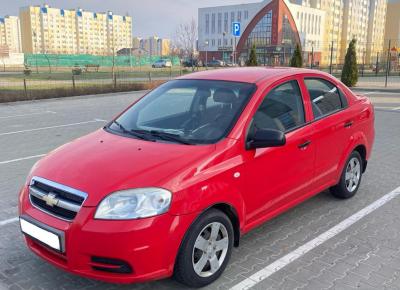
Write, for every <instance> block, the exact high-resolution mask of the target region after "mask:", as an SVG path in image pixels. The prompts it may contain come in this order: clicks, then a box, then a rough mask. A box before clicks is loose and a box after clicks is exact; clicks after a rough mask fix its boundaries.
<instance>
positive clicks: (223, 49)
mask: <svg viewBox="0 0 400 290" xmlns="http://www.w3.org/2000/svg"><path fill="white" fill-rule="evenodd" d="M225 35H226V32H225V31H224V32H222V61H225Z"/></svg>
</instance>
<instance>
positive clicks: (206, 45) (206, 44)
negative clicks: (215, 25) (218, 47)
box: [204, 40, 209, 69]
mask: <svg viewBox="0 0 400 290" xmlns="http://www.w3.org/2000/svg"><path fill="white" fill-rule="evenodd" d="M208 43H209V42H208V40H206V41H205V42H204V45H205V47H206V69H208Z"/></svg>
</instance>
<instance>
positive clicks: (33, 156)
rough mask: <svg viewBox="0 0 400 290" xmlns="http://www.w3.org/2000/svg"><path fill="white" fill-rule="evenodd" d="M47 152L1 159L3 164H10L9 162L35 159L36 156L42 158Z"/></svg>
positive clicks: (0, 163) (0, 162)
mask: <svg viewBox="0 0 400 290" xmlns="http://www.w3.org/2000/svg"><path fill="white" fill-rule="evenodd" d="M45 155H46V154H39V155H32V156H27V157H21V158H17V159H11V160H5V161H0V165H2V164H9V163H14V162H18V161H23V160H29V159H35V158H40V157H43V156H45Z"/></svg>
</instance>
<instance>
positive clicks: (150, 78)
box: [149, 71, 151, 83]
mask: <svg viewBox="0 0 400 290" xmlns="http://www.w3.org/2000/svg"><path fill="white" fill-rule="evenodd" d="M149 82H150V83H151V72H150V71H149Z"/></svg>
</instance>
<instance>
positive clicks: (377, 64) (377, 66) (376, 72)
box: [375, 52, 379, 76]
mask: <svg viewBox="0 0 400 290" xmlns="http://www.w3.org/2000/svg"><path fill="white" fill-rule="evenodd" d="M378 70H379V52H377V53H376V63H375V76H378Z"/></svg>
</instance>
